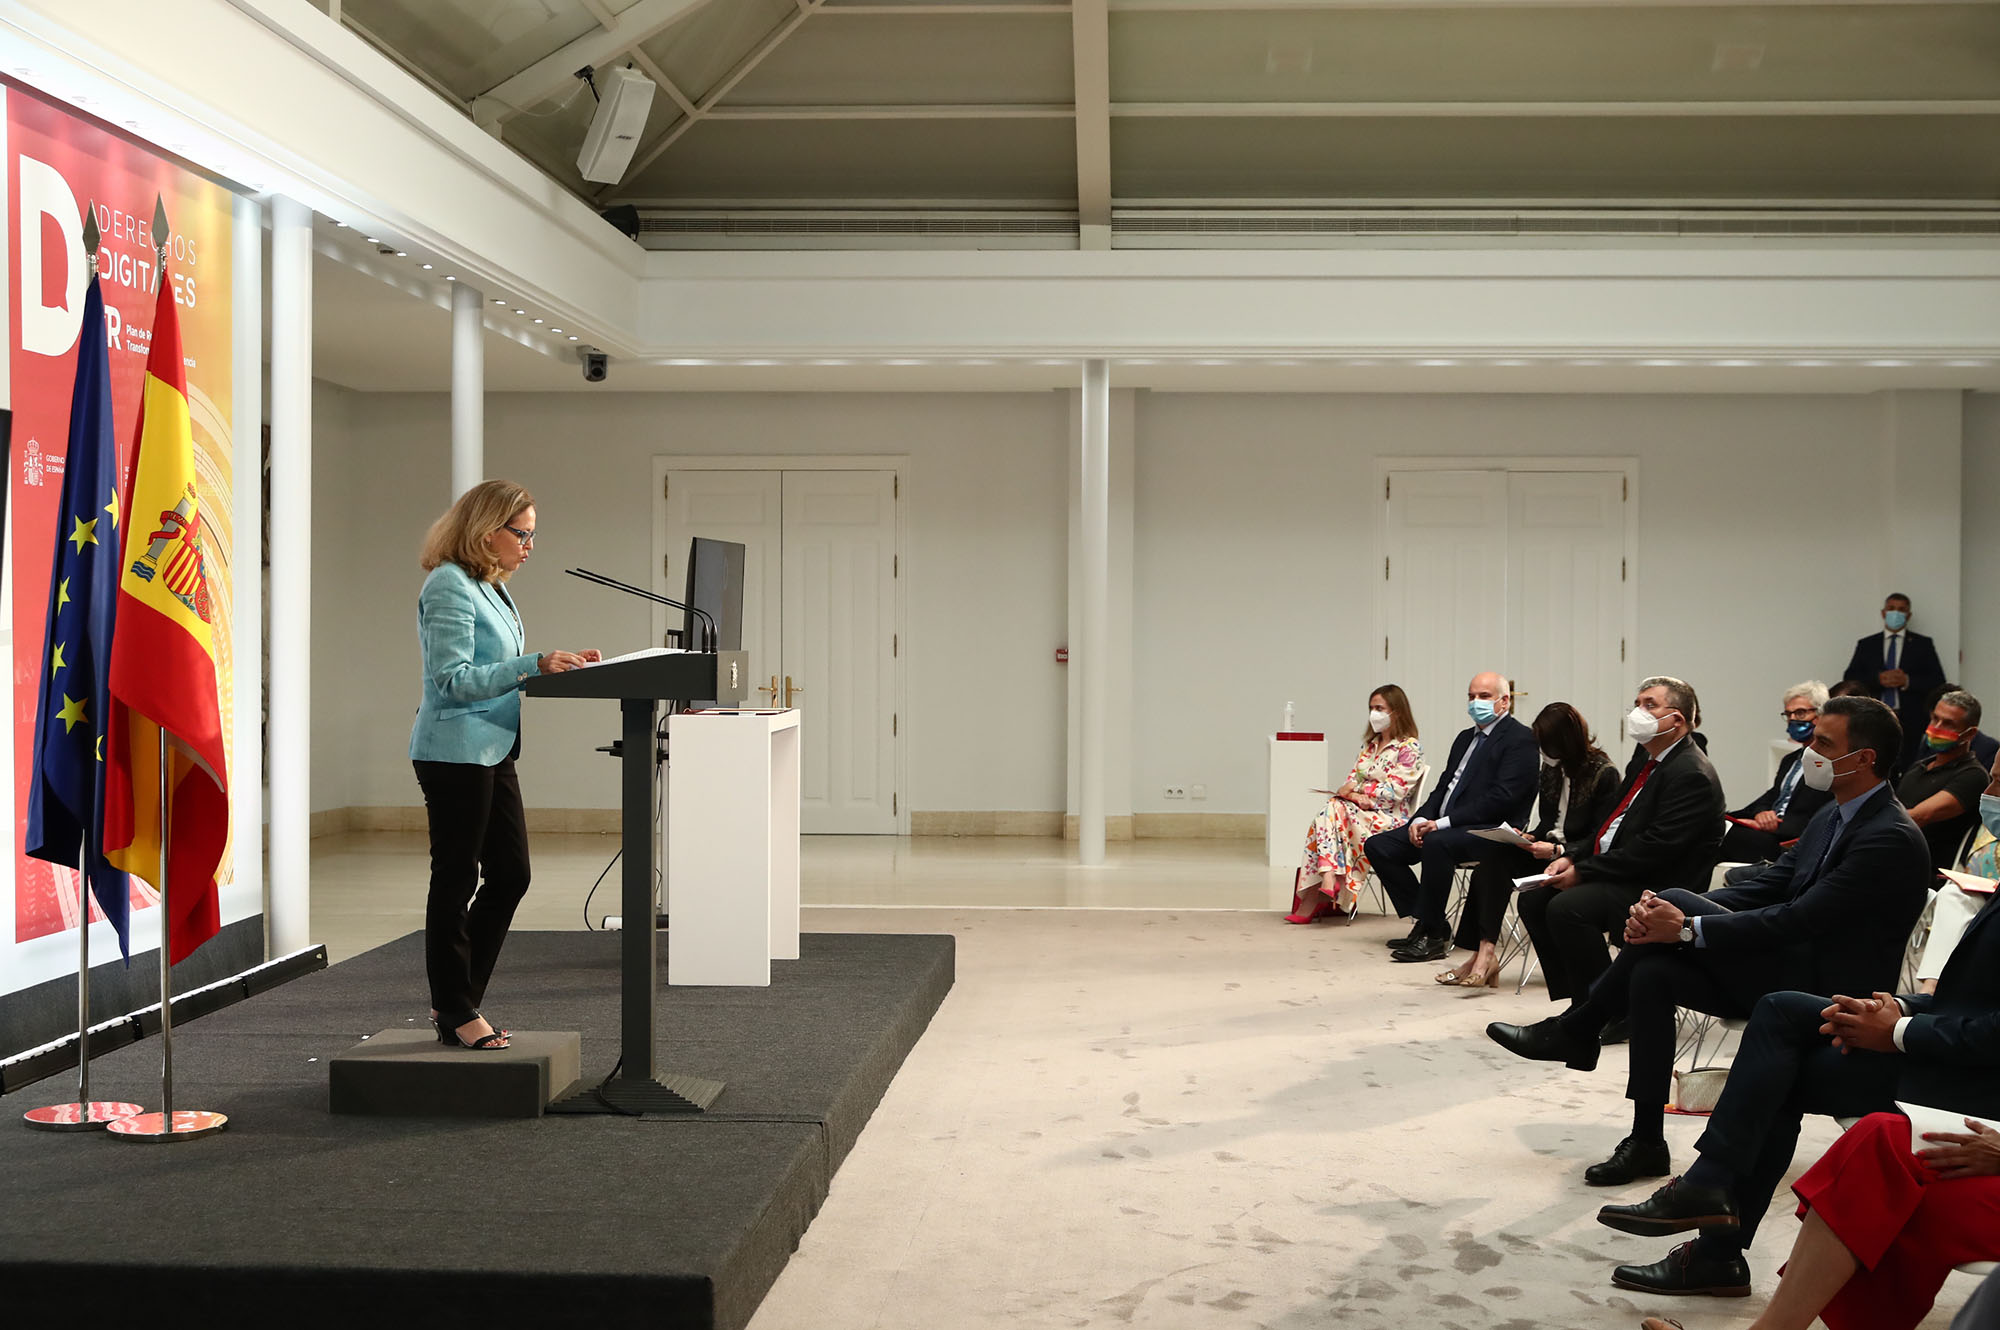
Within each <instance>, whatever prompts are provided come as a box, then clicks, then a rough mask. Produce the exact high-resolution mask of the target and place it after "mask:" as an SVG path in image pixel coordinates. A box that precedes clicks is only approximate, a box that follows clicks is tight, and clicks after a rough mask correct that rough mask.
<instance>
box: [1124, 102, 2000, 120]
mask: <svg viewBox="0 0 2000 1330" xmlns="http://www.w3.org/2000/svg"><path fill="white" fill-rule="evenodd" d="M1111 114H1112V115H1114V116H1128V117H1132V118H1134V119H1198V120H1218V119H1237V118H1246V117H1247V118H1258V119H1302V120H1310V119H1372V118H1382V117H1408V118H1413V119H1416V118H1437V119H1465V118H1487V117H1508V116H1514V117H1523V118H1536V119H1562V118H1568V117H1575V118H1579V119H1589V118H1616V117H1652V118H1680V119H1690V118H1698V119H1712V118H1717V117H1724V116H1741V117H1754V118H1782V117H1786V116H1794V117H1799V116H1884V117H1893V116H2000V101H1915V100H1910V101H1867V102H1840V101H1810V102H1780V101H1739V102H1722V101H1714V102H1704V101H1685V102H1114V103H1112V105H1111Z"/></svg>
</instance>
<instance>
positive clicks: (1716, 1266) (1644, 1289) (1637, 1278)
mask: <svg viewBox="0 0 2000 1330" xmlns="http://www.w3.org/2000/svg"><path fill="white" fill-rule="evenodd" d="M1611 1282H1612V1283H1614V1284H1616V1285H1617V1286H1618V1287H1619V1288H1630V1289H1637V1290H1638V1291H1639V1292H1641V1293H1705V1294H1707V1295H1708V1296H1710V1297H1715V1298H1747V1297H1749V1296H1750V1263H1749V1262H1748V1261H1746V1260H1744V1259H1743V1257H1742V1256H1740V1255H1737V1256H1729V1257H1717V1256H1703V1255H1701V1254H1700V1253H1699V1252H1698V1251H1697V1250H1696V1248H1695V1245H1694V1244H1693V1243H1692V1242H1683V1243H1682V1244H1681V1245H1680V1246H1678V1247H1676V1248H1674V1249H1673V1250H1672V1251H1670V1252H1668V1253H1667V1255H1666V1259H1665V1260H1661V1261H1655V1262H1653V1263H1652V1264H1651V1265H1621V1266H1619V1267H1618V1268H1617V1269H1616V1270H1613V1271H1612V1272H1611Z"/></svg>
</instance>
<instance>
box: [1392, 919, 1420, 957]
mask: <svg viewBox="0 0 2000 1330" xmlns="http://www.w3.org/2000/svg"><path fill="white" fill-rule="evenodd" d="M1423 940H1424V926H1423V925H1422V924H1411V925H1410V931H1409V932H1407V933H1405V934H1403V936H1401V937H1392V938H1388V939H1385V940H1384V941H1383V943H1382V945H1383V946H1385V947H1387V948H1388V949H1389V950H1391V951H1400V950H1402V949H1403V948H1404V947H1408V946H1413V945H1415V944H1416V943H1419V942H1422V941H1423Z"/></svg>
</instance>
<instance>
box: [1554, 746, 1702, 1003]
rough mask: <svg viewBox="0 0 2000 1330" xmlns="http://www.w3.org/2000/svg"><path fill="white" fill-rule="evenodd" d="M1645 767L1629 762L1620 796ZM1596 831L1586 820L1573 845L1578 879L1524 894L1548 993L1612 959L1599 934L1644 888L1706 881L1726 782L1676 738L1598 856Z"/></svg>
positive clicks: (1567, 987) (1593, 976)
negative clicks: (1564, 886) (1608, 845)
mask: <svg viewBox="0 0 2000 1330" xmlns="http://www.w3.org/2000/svg"><path fill="white" fill-rule="evenodd" d="M1644 770H1645V764H1644V763H1639V764H1635V765H1634V766H1633V767H1632V769H1631V770H1630V772H1629V773H1628V774H1627V776H1626V778H1625V783H1624V784H1623V785H1622V786H1621V787H1620V788H1619V791H1618V800H1619V801H1623V799H1624V798H1625V792H1626V791H1627V790H1630V789H1631V788H1632V786H1633V784H1634V783H1635V782H1636V781H1637V780H1638V779H1639V775H1640V773H1641V772H1643V771H1644ZM1614 806H1615V805H1614ZM1602 831H1603V826H1602V825H1601V824H1600V825H1598V826H1595V827H1592V828H1591V829H1590V830H1589V831H1588V832H1586V833H1585V834H1584V837H1583V839H1582V841H1581V842H1579V843H1576V844H1572V845H1571V846H1570V852H1571V853H1570V860H1571V862H1572V863H1574V864H1575V865H1576V878H1577V881H1576V885H1575V886H1573V887H1571V888H1569V889H1568V890H1567V891H1557V890H1556V889H1555V888H1553V887H1538V888H1536V889H1534V890H1532V891H1524V892H1522V893H1521V903H1520V910H1521V922H1522V923H1523V924H1524V925H1526V927H1527V929H1528V936H1529V937H1531V938H1533V939H1534V941H1535V955H1536V956H1537V957H1539V958H1540V960H1541V963H1542V974H1543V976H1544V977H1545V978H1546V979H1547V980H1548V985H1549V997H1550V998H1551V999H1554V1000H1558V1001H1560V1000H1561V999H1563V998H1567V997H1580V996H1582V995H1583V994H1585V993H1588V992H1589V991H1590V986H1591V985H1592V984H1593V983H1595V982H1597V977H1598V976H1599V975H1601V974H1603V973H1604V971H1605V969H1606V968H1607V967H1608V966H1609V965H1610V964H1611V958H1610V955H1609V953H1607V952H1606V950H1605V935H1606V934H1607V933H1614V932H1615V933H1621V934H1622V933H1623V932H1624V929H1625V918H1626V916H1627V915H1628V914H1629V913H1630V912H1631V909H1632V906H1633V903H1634V902H1636V901H1637V900H1638V899H1639V895H1640V893H1641V892H1643V891H1646V890H1648V889H1651V890H1653V891H1664V890H1666V889H1667V888H1669V887H1685V888H1688V889H1689V890H1692V891H1700V890H1701V889H1702V888H1704V887H1706V886H1707V885H1708V875H1709V873H1710V872H1711V871H1713V869H1714V868H1715V847H1716V844H1717V842H1719V841H1720V840H1721V839H1722V782H1721V781H1719V780H1717V779H1716V775H1715V768H1714V767H1712V766H1710V765H1709V762H1708V756H1707V754H1705V753H1703V752H1702V751H1701V749H1700V748H1699V747H1697V746H1696V745H1695V744H1693V743H1692V742H1690V741H1688V740H1685V739H1683V740H1682V741H1681V742H1679V743H1677V744H1675V745H1674V746H1673V747H1672V748H1670V749H1669V750H1667V755H1666V757H1665V758H1664V759H1662V760H1661V762H1660V763H1659V765H1658V766H1657V767H1656V768H1654V770H1653V774H1652V775H1651V777H1649V778H1648V779H1647V781H1646V785H1645V788H1644V789H1641V790H1640V791H1639V793H1638V794H1637V795H1635V796H1634V797H1633V799H1632V802H1631V805H1630V806H1629V807H1627V808H1626V810H1625V821H1624V822H1623V823H1621V824H1620V826H1619V828H1618V835H1617V836H1616V837H1615V838H1614V839H1613V840H1612V842H1611V848H1610V849H1608V850H1606V851H1605V852H1604V853H1602V854H1599V853H1598V852H1597V841H1598V838H1599V836H1600V834H1601V833H1602Z"/></svg>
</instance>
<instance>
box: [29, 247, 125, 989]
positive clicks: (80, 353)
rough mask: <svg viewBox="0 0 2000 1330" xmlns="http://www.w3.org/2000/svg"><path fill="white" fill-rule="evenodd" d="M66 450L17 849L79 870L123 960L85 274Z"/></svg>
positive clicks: (104, 559)
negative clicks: (107, 755) (110, 822)
mask: <svg viewBox="0 0 2000 1330" xmlns="http://www.w3.org/2000/svg"><path fill="white" fill-rule="evenodd" d="M78 339H79V340H78V345H77V353H76V387H75V389H74V391H73V392H72V393H71V394H70V406H69V455H68V459H67V461H66V462H65V464H64V467H63V483H62V504H61V507H60V508H59V509H58V510H57V512H56V555H55V559H54V562H53V566H54V572H53V574H52V575H51V577H50V579H49V613H48V620H47V625H48V626H47V630H46V631H45V632H44V633H43V635H42V641H43V644H44V645H43V649H44V651H45V653H46V654H45V656H44V657H43V660H42V701H41V705H40V706H39V707H38V708H36V711H35V748H34V771H33V776H32V781H31V784H30V786H29V791H28V835H27V845H26V849H27V852H28V853H29V854H31V855H33V856H34V857H35V858H37V859H46V860H48V861H49V862H50V863H57V864H63V865H66V866H68V867H70V868H75V867H77V866H78V864H79V862H81V863H83V865H84V867H85V869H86V870H87V873H88V876H89V879H90V892H91V894H92V895H93V896H95V897H96V898H97V908H98V909H100V910H102V911H103V912H104V917H105V918H106V919H108V920H110V921H111V926H112V927H113V928H115V929H117V930H118V950H119V952H120V954H121V955H123V956H124V957H125V959H126V961H127V962H128V963H129V962H130V961H131V959H132V938H131V928H130V926H129V922H128V920H127V914H128V908H127V907H128V904H129V902H130V899H131V896H130V888H129V886H128V883H127V879H126V876H125V874H124V873H122V872H120V871H118V870H117V869H115V868H112V867H111V866H110V865H109V864H107V863H106V862H105V861H104V770H105V768H104V738H103V736H104V727H105V724H106V722H107V721H108V720H109V718H110V714H111V701H110V681H111V632H112V628H113V625H114V621H115V618H116V616H117V613H118V560H119V549H120V542H119V539H118V501H117V492H116V485H117V478H118V453H117V449H116V447H115V445H114V443H113V440H112V433H111V365H110V358H109V354H108V353H107V351H106V350H105V335H104V296H103V293H102V292H101V291H100V290H99V289H98V284H97V279H96V278H95V277H94V276H93V277H92V278H91V281H90V288H89V290H88V292H87V293H86V294H85V296H84V301H83V328H82V330H81V331H80V332H79V334H78ZM88 922H89V911H88V910H87V909H86V910H85V911H84V923H85V924H86V925H87V924H88Z"/></svg>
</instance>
